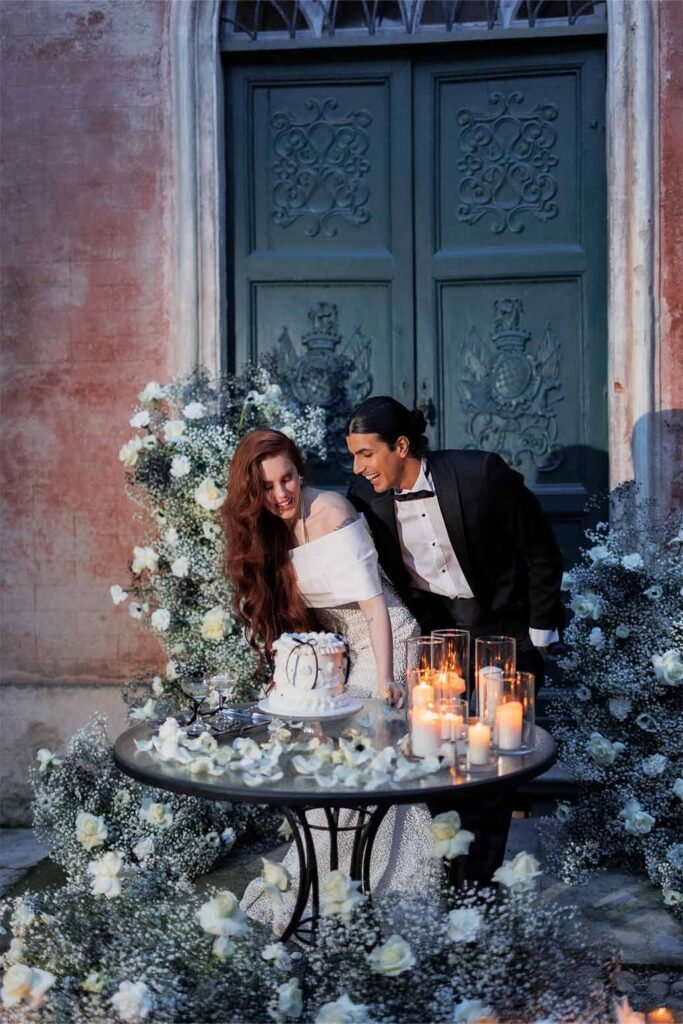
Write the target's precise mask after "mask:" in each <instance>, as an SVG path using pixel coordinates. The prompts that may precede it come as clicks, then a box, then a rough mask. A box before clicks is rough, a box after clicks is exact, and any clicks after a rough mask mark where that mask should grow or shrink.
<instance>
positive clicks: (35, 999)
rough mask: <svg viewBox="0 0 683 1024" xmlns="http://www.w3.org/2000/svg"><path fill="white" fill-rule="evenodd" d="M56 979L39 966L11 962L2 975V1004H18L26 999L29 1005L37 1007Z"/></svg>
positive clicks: (41, 1003) (8, 1005) (40, 1004)
mask: <svg viewBox="0 0 683 1024" xmlns="http://www.w3.org/2000/svg"><path fill="white" fill-rule="evenodd" d="M56 980H57V979H56V978H55V976H54V974H50V972H49V971H43V970H41V969H40V968H39V967H28V966H27V965H26V964H13V965H12V966H11V967H10V968H8V970H6V971H5V973H4V975H3V979H2V1005H3V1006H6V1007H10V1006H18V1005H19V1003H23V1002H24V1001H26V1002H27V1003H28V1004H29V1006H31V1007H32V1008H34V1009H37V1008H38V1007H39V1006H42V1005H43V1003H44V1002H45V993H46V992H47V990H48V989H49V988H52V986H53V985H54V983H55V981H56Z"/></svg>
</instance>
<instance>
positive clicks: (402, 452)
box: [393, 434, 410, 459]
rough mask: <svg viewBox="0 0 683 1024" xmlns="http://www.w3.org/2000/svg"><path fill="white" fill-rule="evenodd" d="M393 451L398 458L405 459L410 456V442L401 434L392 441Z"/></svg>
mask: <svg viewBox="0 0 683 1024" xmlns="http://www.w3.org/2000/svg"><path fill="white" fill-rule="evenodd" d="M393 449H394V451H395V452H396V454H397V455H398V456H399V457H400V458H402V459H407V458H408V456H409V455H410V441H409V440H408V438H407V437H404V435H403V434H401V436H400V437H397V438H396V440H395V441H394V444H393Z"/></svg>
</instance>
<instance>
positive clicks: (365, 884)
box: [280, 804, 390, 945]
mask: <svg viewBox="0 0 683 1024" xmlns="http://www.w3.org/2000/svg"><path fill="white" fill-rule="evenodd" d="M389 807H390V804H383V805H380V806H378V807H357V806H356V807H348V808H340V807H334V808H331V807H291V808H290V807H285V808H284V814H285V817H286V819H287V821H288V822H289V825H290V827H291V829H292V832H293V834H294V845H295V848H296V852H297V857H298V861H299V889H298V893H297V899H296V903H295V905H294V910H293V911H292V916H291V919H290V922H289V924H288V925H287V928H286V929H285V931H284V932H283V933H282V935H281V936H280V939H281V941H282V942H286V941H287V939H290V938H291V937H292V936H296V938H297V939H298V940H299V941H300V942H304V943H306V944H307V945H313V944H314V943H315V941H316V936H317V931H318V922H319V920H320V875H319V870H318V859H317V855H316V848H315V841H314V838H313V833H314V832H326V833H327V834H328V836H329V842H330V852H329V870H330V871H337V870H338V869H339V833H340V832H353V833H354V836H353V847H352V850H351V860H350V864H349V869H348V871H349V875H350V876H351V878H352V879H354V880H356V881H360V882H361V888H362V891H363V892H364V893H365V894H366V895H368V896H369V895H370V866H371V862H372V848H373V844H374V842H375V838H376V836H377V832H378V831H379V827H380V825H381V824H382V821H383V820H384V817H385V815H386V814H387V811H388V810H389ZM342 810H350V811H352V812H353V813H354V814H355V815H356V819H355V821H353V822H352V823H351V824H348V825H340V824H339V814H340V811H342ZM312 812H315V813H318V814H323V815H324V817H325V824H320V825H318V824H313V823H312V822H310V821H309V820H308V817H307V815H309V814H311V813H312ZM309 903H310V911H309V912H308V913H306V910H307V908H308V906H309Z"/></svg>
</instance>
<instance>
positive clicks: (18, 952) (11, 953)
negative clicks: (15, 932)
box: [5, 938, 26, 964]
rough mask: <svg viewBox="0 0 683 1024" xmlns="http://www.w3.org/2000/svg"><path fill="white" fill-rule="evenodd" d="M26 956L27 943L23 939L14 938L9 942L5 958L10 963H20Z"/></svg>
mask: <svg viewBox="0 0 683 1024" xmlns="http://www.w3.org/2000/svg"><path fill="white" fill-rule="evenodd" d="M25 957H26V943H25V942H24V940H23V939H20V938H14V939H12V941H11V942H10V944H9V949H8V950H7V952H6V953H5V959H6V961H7V963H9V964H18V963H22V961H23V960H24V959H25Z"/></svg>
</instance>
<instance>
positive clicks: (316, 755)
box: [135, 708, 444, 789]
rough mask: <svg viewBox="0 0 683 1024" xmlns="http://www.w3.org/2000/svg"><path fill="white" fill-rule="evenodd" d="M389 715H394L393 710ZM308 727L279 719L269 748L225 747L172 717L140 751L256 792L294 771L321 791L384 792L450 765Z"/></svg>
mask: <svg viewBox="0 0 683 1024" xmlns="http://www.w3.org/2000/svg"><path fill="white" fill-rule="evenodd" d="M381 710H383V709H381ZM381 710H380V713H381ZM385 713H386V714H392V712H391V711H390V710H389V709H388V708H387V709H386V712H385ZM302 727H303V722H289V723H286V722H284V721H280V720H279V719H273V720H272V721H271V722H270V723H269V725H268V732H269V737H268V740H267V741H265V742H263V743H258V742H257V741H256V740H254V739H252V738H250V737H248V736H238V737H237V738H236V739H233V740H232V741H231V742H226V743H223V744H220V745H219V744H218V741H217V740H216V738H215V736H212V735H211V734H210V733H209V732H203V733H202V734H201V735H200V736H197V737H189V736H188V734H187V730H186V729H184V728H182V727H181V725H180V724H179V722H178V720H177V719H176V718H167V719H166V721H165V722H163V724H162V725H161V726H160V727H159V729H158V730H156V731H155V732H154V733H153V735H152V736H151V737H148V738H145V739H136V740H135V745H136V747H137V749H138V751H139V752H141V753H146V754H149V755H150V756H151V757H153V758H155V759H156V760H159V761H165V762H170V763H172V764H174V765H175V766H176V767H178V768H180V769H181V770H185V771H187V772H188V773H190V774H192V775H202V774H204V775H209V776H219V775H224V774H225V772H226V771H228V770H230V771H233V772H239V774H240V776H241V778H242V780H243V782H244V783H245V785H247V786H250V787H252V788H255V787H257V786H261V785H263V784H264V783H266V782H271V783H272V782H279V781H280V780H281V779H282V778H284V775H285V771H288V772H289V773H290V774H294V775H296V774H298V775H305V776H307V777H308V778H310V779H311V780H312V781H313V782H315V783H316V785H318V786H319V787H320V788H321V789H331V788H333V787H335V786H339V787H344V786H350V787H352V788H354V789H378V788H380V787H383V786H389V785H391V784H392V782H400V781H406V780H408V779H421V778H424V777H426V776H427V775H432V774H434V773H435V772H438V771H440V770H441V768H442V767H443V765H444V761H443V759H442V758H440V757H438V756H436V755H435V756H432V757H427V758H423V759H421V760H408V758H407V757H406V756H405V755H404V754H402V753H401V752H400V751H399V750H396V749H395V748H394V747H392V746H387V747H384V748H383V749H382V750H379V751H378V750H375V748H374V747H373V745H372V736H370V735H369V733H366V732H364V731H363V730H362V729H356V728H350V729H348V730H345V732H344V733H343V734H342V735H341V736H340V737H339V739H338V740H334V739H330V738H328V737H325V736H323V737H320V736H311V737H306V736H303V735H300V730H301V729H302ZM406 739H407V738H406Z"/></svg>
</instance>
